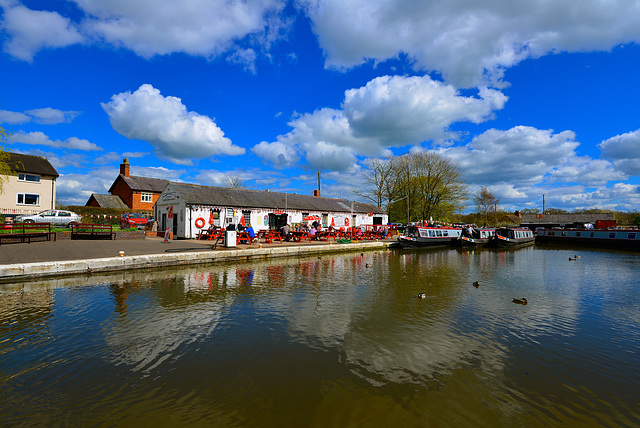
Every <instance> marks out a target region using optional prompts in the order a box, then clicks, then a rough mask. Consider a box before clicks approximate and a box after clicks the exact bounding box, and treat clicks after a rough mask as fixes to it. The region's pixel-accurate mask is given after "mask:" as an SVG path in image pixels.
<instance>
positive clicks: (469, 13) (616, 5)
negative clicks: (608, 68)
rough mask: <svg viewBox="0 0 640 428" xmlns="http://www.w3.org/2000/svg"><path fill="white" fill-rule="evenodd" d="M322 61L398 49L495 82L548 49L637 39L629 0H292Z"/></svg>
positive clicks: (434, 65) (479, 81)
mask: <svg viewBox="0 0 640 428" xmlns="http://www.w3.org/2000/svg"><path fill="white" fill-rule="evenodd" d="M300 3H302V5H303V7H304V10H305V11H306V13H307V15H308V16H309V17H310V19H311V21H312V28H313V30H314V32H315V33H316V34H317V36H318V40H319V43H320V46H321V48H322V49H323V50H324V52H325V55H326V60H327V65H328V66H329V67H336V68H345V67H353V66H356V65H359V64H362V63H363V62H365V61H367V60H369V59H373V60H376V61H384V60H386V59H389V58H395V57H398V56H400V55H402V54H406V55H407V56H408V57H409V58H410V59H412V60H414V61H415V66H416V67H417V68H419V69H422V70H432V71H436V72H439V73H441V74H442V76H443V77H444V78H445V80H447V81H449V82H452V83H454V84H455V85H456V86H458V87H474V86H483V85H485V84H486V83H487V82H492V83H494V84H497V83H499V80H500V79H501V78H502V77H503V72H504V70H505V69H506V68H509V67H511V66H513V65H516V64H518V63H519V62H521V61H523V60H524V59H527V58H537V57H540V56H542V55H545V54H547V53H550V52H561V51H566V52H583V51H591V50H607V49H611V48H613V47H615V46H617V45H619V44H622V43H629V42H632V41H637V40H638V39H639V38H640V26H638V25H637V22H638V21H639V20H640V9H639V8H638V7H637V4H636V3H635V2H632V1H611V2H602V1H599V0H584V1H580V2H576V1H574V0H558V1H553V2H548V1H544V0H523V1H518V2H516V3H512V2H481V3H479V2H477V1H473V0H451V1H446V2H443V1H436V0H423V1H396V0H355V1H348V2H346V1H339V0H300Z"/></svg>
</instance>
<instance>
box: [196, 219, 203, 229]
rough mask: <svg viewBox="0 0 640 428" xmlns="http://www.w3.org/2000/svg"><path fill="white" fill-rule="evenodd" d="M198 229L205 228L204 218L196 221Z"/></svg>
mask: <svg viewBox="0 0 640 428" xmlns="http://www.w3.org/2000/svg"><path fill="white" fill-rule="evenodd" d="M196 227H197V228H198V229H202V228H203V227H204V219H203V218H202V217H198V218H197V219H196Z"/></svg>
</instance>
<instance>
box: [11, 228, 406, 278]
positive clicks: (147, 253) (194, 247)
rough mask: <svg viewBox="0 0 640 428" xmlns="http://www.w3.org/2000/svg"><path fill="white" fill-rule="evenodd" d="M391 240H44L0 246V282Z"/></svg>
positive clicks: (359, 247) (374, 246)
mask: <svg viewBox="0 0 640 428" xmlns="http://www.w3.org/2000/svg"><path fill="white" fill-rule="evenodd" d="M395 242H396V241H395V240H394V239H388V240H382V241H357V242H350V243H347V244H340V243H335V242H322V241H320V242H313V243H308V242H304V243H294V242H291V243H289V242H287V243H282V244H280V243H273V244H259V245H251V246H248V245H241V246H238V247H232V248H226V247H221V246H218V247H217V248H216V249H214V248H213V245H211V243H210V242H207V241H198V240H176V241H170V242H168V243H167V242H164V240H163V239H161V238H156V237H150V238H149V237H148V238H147V239H144V240H131V241H119V240H116V241H60V242H53V241H45V242H33V243H31V244H9V245H2V246H0V260H1V263H2V264H0V282H5V283H6V282H11V281H14V280H25V279H35V278H42V277H51V276H58V275H76V274H86V273H98V272H110V271H118V270H129V269H144V268H153V267H163V266H180V265H195V264H206V263H215V262H222V261H237V260H246V261H250V260H252V259H269V258H277V257H302V256H305V255H309V254H316V253H332V252H346V251H365V250H379V249H386V248H389V246H391V245H394V244H395Z"/></svg>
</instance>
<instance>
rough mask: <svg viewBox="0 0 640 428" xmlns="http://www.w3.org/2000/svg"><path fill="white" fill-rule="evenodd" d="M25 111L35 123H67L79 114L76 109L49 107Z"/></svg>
mask: <svg viewBox="0 0 640 428" xmlns="http://www.w3.org/2000/svg"><path fill="white" fill-rule="evenodd" d="M25 113H27V114H28V115H29V116H32V117H33V120H34V121H35V122H36V123H40V124H42V125H55V124H58V123H65V122H66V123H68V122H71V121H72V120H73V119H74V118H75V117H76V116H77V115H78V114H79V113H78V112H77V111H62V110H58V109H55V108H51V107H46V108H39V109H34V110H27V111H26V112H25Z"/></svg>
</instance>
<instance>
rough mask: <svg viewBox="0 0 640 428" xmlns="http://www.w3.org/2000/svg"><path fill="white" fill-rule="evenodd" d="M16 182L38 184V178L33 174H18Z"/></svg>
mask: <svg viewBox="0 0 640 428" xmlns="http://www.w3.org/2000/svg"><path fill="white" fill-rule="evenodd" d="M18 181H26V182H29V183H40V176H39V175H35V174H22V173H20V174H18Z"/></svg>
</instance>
